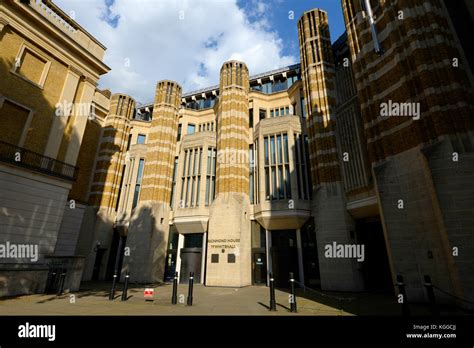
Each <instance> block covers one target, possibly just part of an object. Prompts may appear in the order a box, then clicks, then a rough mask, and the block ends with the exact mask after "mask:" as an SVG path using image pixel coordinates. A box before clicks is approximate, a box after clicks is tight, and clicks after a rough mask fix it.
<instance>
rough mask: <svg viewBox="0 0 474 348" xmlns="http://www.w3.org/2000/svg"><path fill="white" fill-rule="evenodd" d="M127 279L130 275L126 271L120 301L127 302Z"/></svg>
mask: <svg viewBox="0 0 474 348" xmlns="http://www.w3.org/2000/svg"><path fill="white" fill-rule="evenodd" d="M128 278H130V274H129V272H128V271H127V274H126V275H125V284H124V285H123V291H122V301H127V291H128Z"/></svg>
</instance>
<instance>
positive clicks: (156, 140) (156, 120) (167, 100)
mask: <svg viewBox="0 0 474 348" xmlns="http://www.w3.org/2000/svg"><path fill="white" fill-rule="evenodd" d="M180 104H181V87H180V86H179V85H178V84H177V83H176V82H172V81H160V82H158V84H157V86H156V93H155V102H154V107H153V119H152V122H151V128H150V132H149V134H148V144H147V154H146V157H145V169H144V173H143V179H142V188H141V190H142V191H141V192H140V200H139V203H138V206H137V207H136V208H135V210H134V212H133V215H132V217H131V221H130V227H129V232H128V238H127V246H128V247H130V256H129V257H127V258H125V262H124V264H125V267H128V270H129V271H130V279H131V280H132V281H136V282H140V283H147V282H161V281H163V276H164V266H165V258H166V251H167V246H168V235H169V211H170V197H171V187H172V180H173V166H174V153H175V147H176V136H177V133H178V118H179V106H180Z"/></svg>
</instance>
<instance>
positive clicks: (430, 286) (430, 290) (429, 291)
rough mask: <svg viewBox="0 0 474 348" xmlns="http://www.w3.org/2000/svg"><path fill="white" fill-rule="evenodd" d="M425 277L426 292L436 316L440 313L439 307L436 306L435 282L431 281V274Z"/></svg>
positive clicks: (433, 313)
mask: <svg viewBox="0 0 474 348" xmlns="http://www.w3.org/2000/svg"><path fill="white" fill-rule="evenodd" d="M424 279H425V287H426V292H427V294H428V301H429V302H430V305H431V314H432V315H435V316H436V315H439V311H438V307H437V306H436V300H435V295H434V290H433V284H432V283H431V277H430V276H429V275H425V276H424Z"/></svg>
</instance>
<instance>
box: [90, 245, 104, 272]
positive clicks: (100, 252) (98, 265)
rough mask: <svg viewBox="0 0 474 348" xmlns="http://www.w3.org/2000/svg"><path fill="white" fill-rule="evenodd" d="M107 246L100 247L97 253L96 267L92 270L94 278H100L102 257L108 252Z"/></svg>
mask: <svg viewBox="0 0 474 348" xmlns="http://www.w3.org/2000/svg"><path fill="white" fill-rule="evenodd" d="M106 250H107V249H106V248H98V249H97V251H96V254H95V262H94V269H93V270H92V280H99V274H100V268H101V265H102V259H103V258H104V254H105V252H106Z"/></svg>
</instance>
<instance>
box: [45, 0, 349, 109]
mask: <svg viewBox="0 0 474 348" xmlns="http://www.w3.org/2000/svg"><path fill="white" fill-rule="evenodd" d="M54 2H55V3H56V4H57V5H59V6H60V7H61V8H62V9H63V10H64V11H65V12H66V13H68V14H69V15H70V16H71V17H73V19H75V20H76V21H77V22H78V23H79V24H80V25H81V26H82V27H84V28H85V29H86V30H87V31H88V32H90V33H91V34H92V35H94V36H95V37H96V38H97V39H98V40H99V41H100V42H102V43H103V44H104V45H105V46H106V47H107V51H106V55H105V63H106V64H107V65H109V66H110V67H111V69H112V70H111V71H110V72H109V73H108V74H106V75H105V76H103V77H101V79H100V83H99V87H100V88H109V89H111V90H112V92H113V93H127V94H129V95H131V96H133V97H134V98H136V100H137V101H138V102H143V103H145V102H150V101H152V100H153V97H154V91H155V86H156V83H157V81H160V80H164V79H170V80H173V81H176V82H178V83H179V84H180V85H181V86H182V87H183V90H184V91H185V92H188V91H192V90H196V89H200V88H204V87H209V86H211V85H215V84H218V82H219V71H220V68H221V66H222V64H223V63H224V62H225V61H226V60H229V59H238V60H241V61H244V62H245V63H246V64H247V66H248V67H249V70H250V74H252V75H253V74H258V73H262V72H265V71H269V70H272V69H277V68H281V67H283V66H286V65H289V64H294V63H296V62H299V48H298V35H297V22H298V19H299V17H300V16H301V14H302V13H303V12H304V11H306V10H309V9H312V8H315V7H319V8H322V9H324V10H326V11H327V12H328V15H329V26H330V30H331V40H332V41H333V42H334V41H335V40H336V39H337V38H338V37H339V35H341V34H342V33H343V32H344V21H343V15H342V9H341V2H340V0H54ZM289 11H293V12H294V19H290V18H289Z"/></svg>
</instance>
